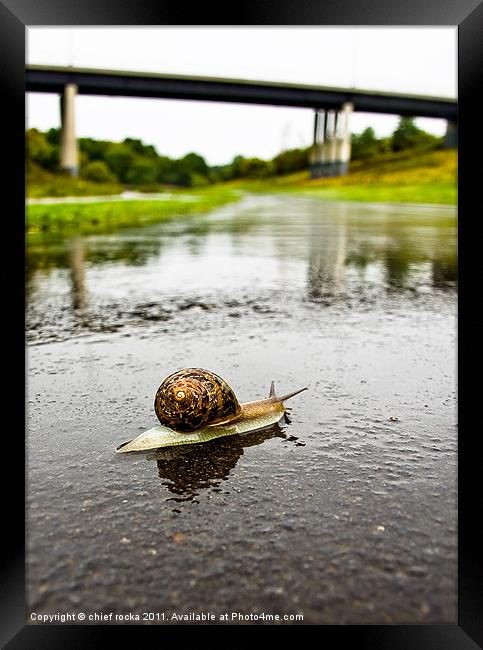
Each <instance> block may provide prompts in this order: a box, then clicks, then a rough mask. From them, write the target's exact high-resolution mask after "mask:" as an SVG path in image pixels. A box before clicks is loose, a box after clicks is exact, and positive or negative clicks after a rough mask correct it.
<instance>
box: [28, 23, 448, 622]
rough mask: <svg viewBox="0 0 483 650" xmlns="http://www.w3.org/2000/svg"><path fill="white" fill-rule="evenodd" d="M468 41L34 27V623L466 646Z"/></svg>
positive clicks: (340, 29) (303, 31)
mask: <svg viewBox="0 0 483 650" xmlns="http://www.w3.org/2000/svg"><path fill="white" fill-rule="evenodd" d="M457 70H458V29H457V27H456V26H445V25H438V26H430V25H428V26H426V25H424V26H423V25H413V26H392V25H387V26H383V25H382V26H357V25H354V26H350V25H348V26H328V25H318V26H317V25H311V26H301V25H298V26H285V25H282V26H280V25H279V26H271V27H270V26H256V25H247V26H179V25H178V26H159V25H158V26H156V25H130V26H129V25H127V26H110V25H104V26H101V25H98V26H82V25H64V26H62V25H57V26H54V25H51V26H28V27H27V28H26V34H25V113H26V114H25V173H26V178H25V183H26V184H25V192H26V196H25V215H26V216H25V241H26V244H25V252H26V258H25V264H26V268H25V308H26V313H25V326H26V332H25V338H26V382H27V386H26V438H25V445H26V452H25V453H26V458H25V472H26V475H25V485H26V487H25V492H26V493H25V498H26V511H25V517H26V521H25V526H26V528H25V590H26V591H25V597H26V624H27V625H28V626H46V625H66V626H67V625H83V626H99V625H102V626H123V625H124V626H125V625H133V624H134V625H145V626H153V625H158V626H159V625H161V626H180V625H181V626H187V625H189V626H193V625H195V626H205V625H208V626H209V625H222V626H223V625H225V626H242V625H243V626H246V625H248V626H252V625H265V626H267V625H268V626H279V627H281V626H294V625H296V626H303V625H326V626H333V625H336V626H337V625H341V626H344V625H346V626H347V625H349V626H350V625H356V626H364V625H368V626H379V625H390V626H391V625H397V626H401V625H402V626H404V625H406V626H407V625H430V626H440V625H441V626H445V625H446V626H455V625H457V624H458V537H457V533H458V489H457V487H458V485H457V484H458V480H457V478H458V386H457V319H458V98H457V95H458V85H457V81H458V80H457Z"/></svg>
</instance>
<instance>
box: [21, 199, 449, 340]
mask: <svg viewBox="0 0 483 650" xmlns="http://www.w3.org/2000/svg"><path fill="white" fill-rule="evenodd" d="M456 281H457V261H456V212H455V209H454V208H453V207H447V206H411V205H376V204H372V205H369V204H355V203H336V202H334V203H328V202H321V201H318V200H311V199H300V198H298V199H291V198H286V197H283V198H282V197H277V196H270V197H247V198H245V199H244V200H243V201H242V202H241V203H240V204H238V205H230V206H226V207H225V208H222V209H221V210H217V211H215V212H214V213H211V214H209V215H204V216H201V215H198V216H196V217H192V218H190V219H184V220H182V221H179V222H172V223H165V224H160V225H157V226H150V227H146V228H144V229H130V230H125V231H123V232H120V233H118V234H115V235H106V236H95V237H89V238H80V237H78V238H75V239H73V240H70V241H66V242H44V243H41V244H38V243H36V244H32V245H29V246H28V249H27V296H28V326H29V338H30V340H32V341H39V340H44V339H48V340H52V339H55V338H69V337H70V336H72V335H75V334H78V333H80V332H82V331H84V332H85V331H98V330H108V331H112V330H117V329H119V328H121V327H123V326H125V325H129V324H139V323H140V322H143V321H144V322H146V321H149V322H153V321H176V319H177V317H178V316H180V315H181V316H182V317H183V318H185V317H186V313H187V311H188V310H193V309H195V310H196V312H201V313H205V314H206V313H207V312H213V311H218V313H222V314H224V315H225V316H228V315H229V316H230V317H233V318H235V317H239V316H241V315H244V314H246V313H253V312H255V313H257V312H258V313H259V314H260V313H265V314H267V313H277V311H280V310H282V312H283V308H285V309H287V307H290V310H291V311H292V312H294V311H300V310H301V309H303V306H304V304H307V303H309V304H310V303H313V304H319V305H321V307H323V306H329V305H332V304H334V303H337V304H339V305H340V304H345V305H346V306H347V305H349V306H350V307H352V308H353V307H354V306H355V304H363V303H369V304H373V303H374V302H377V301H381V300H382V301H384V300H386V299H387V297H388V296H391V298H392V299H395V298H396V299H397V298H400V299H408V298H409V299H411V300H414V299H417V298H418V297H421V296H424V300H425V301H426V302H427V301H428V300H429V299H430V298H431V296H434V295H435V294H436V293H437V294H438V295H439V297H441V295H440V294H441V293H445V292H450V293H454V290H455V288H456ZM282 312H280V313H282Z"/></svg>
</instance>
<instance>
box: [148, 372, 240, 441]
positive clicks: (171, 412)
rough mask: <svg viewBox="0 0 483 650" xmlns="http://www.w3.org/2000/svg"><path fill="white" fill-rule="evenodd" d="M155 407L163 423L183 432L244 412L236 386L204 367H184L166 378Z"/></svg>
mask: <svg viewBox="0 0 483 650" xmlns="http://www.w3.org/2000/svg"><path fill="white" fill-rule="evenodd" d="M154 410H155V412H156V416H157V418H158V420H159V421H160V423H161V424H162V425H163V426H166V427H168V428H170V429H173V430H174V431H179V432H190V431H195V430H196V429H200V428H201V427H205V426H208V425H211V424H219V423H221V422H232V421H234V420H236V419H237V418H238V417H240V414H241V407H240V404H239V403H238V400H237V398H236V395H235V393H234V392H233V389H232V388H231V387H230V386H229V385H228V384H227V383H226V381H225V380H224V379H222V378H221V377H219V376H218V375H216V374H215V373H214V372H210V371H208V370H203V369H202V368H184V369H183V370H179V371H177V372H175V373H173V374H172V375H169V377H166V379H165V380H164V381H163V383H162V384H161V386H160V387H159V388H158V390H157V392H156V397H155V398H154Z"/></svg>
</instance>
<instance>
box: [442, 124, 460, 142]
mask: <svg viewBox="0 0 483 650" xmlns="http://www.w3.org/2000/svg"><path fill="white" fill-rule="evenodd" d="M457 146H458V131H457V126H456V122H450V120H448V121H447V122H446V135H445V136H444V140H443V147H444V148H445V149H456V147H457Z"/></svg>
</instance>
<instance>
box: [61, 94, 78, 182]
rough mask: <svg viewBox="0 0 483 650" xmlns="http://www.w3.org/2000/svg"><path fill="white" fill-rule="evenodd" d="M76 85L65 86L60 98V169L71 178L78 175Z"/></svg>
mask: <svg viewBox="0 0 483 650" xmlns="http://www.w3.org/2000/svg"><path fill="white" fill-rule="evenodd" d="M76 95H77V86H76V84H70V83H69V84H66V86H65V88H64V94H63V95H61V97H60V115H61V135H60V168H61V170H63V171H65V172H67V173H68V174H70V175H71V176H77V175H78V173H79V150H78V145H77V137H76V133H75V107H74V104H75V97H76Z"/></svg>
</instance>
